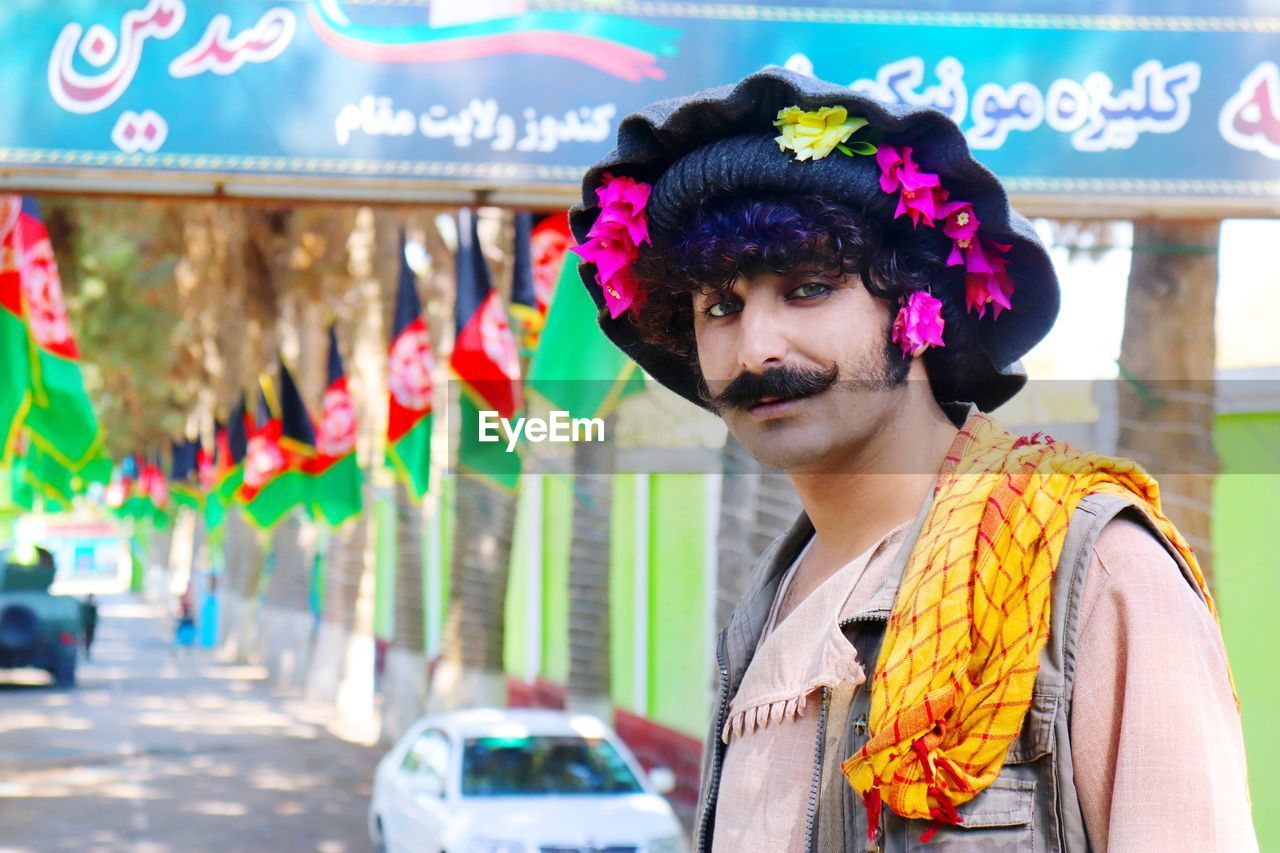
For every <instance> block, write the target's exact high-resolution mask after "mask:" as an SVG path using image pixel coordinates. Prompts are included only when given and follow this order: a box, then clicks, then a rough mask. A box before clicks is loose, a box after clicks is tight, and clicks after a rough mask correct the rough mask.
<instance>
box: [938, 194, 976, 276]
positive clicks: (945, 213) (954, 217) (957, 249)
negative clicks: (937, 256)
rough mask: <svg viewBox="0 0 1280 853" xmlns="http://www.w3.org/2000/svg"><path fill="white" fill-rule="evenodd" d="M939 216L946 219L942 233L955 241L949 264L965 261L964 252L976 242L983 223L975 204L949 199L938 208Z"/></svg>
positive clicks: (948, 259) (953, 264) (948, 260)
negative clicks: (975, 209) (975, 211)
mask: <svg viewBox="0 0 1280 853" xmlns="http://www.w3.org/2000/svg"><path fill="white" fill-rule="evenodd" d="M938 218H939V219H945V220H946V221H945V222H943V224H942V233H943V234H946V235H947V236H948V237H950V238H951V239H952V240H954V241H955V242H954V243H952V245H951V255H950V256H949V257H948V258H947V266H955V265H957V264H962V263H964V252H965V250H967V249H968V248H969V247H970V246H972V245H973V244H974V240H975V238H976V237H977V236H978V226H980V225H981V224H982V222H981V220H979V219H978V217H977V215H975V214H974V212H973V205H972V204H970V203H969V202H967V201H948V202H946V203H944V204H943V205H942V206H940V207H939V208H938Z"/></svg>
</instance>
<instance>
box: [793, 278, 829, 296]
mask: <svg viewBox="0 0 1280 853" xmlns="http://www.w3.org/2000/svg"><path fill="white" fill-rule="evenodd" d="M830 290H831V285H829V284H821V283H819V282H816V281H815V282H809V283H808V284H802V285H800V286H799V287H797V288H796V289H795V290H793V291H791V295H792V296H799V297H800V298H801V299H807V298H810V297H813V296H821V295H822V294H824V293H827V292H829V291H830Z"/></svg>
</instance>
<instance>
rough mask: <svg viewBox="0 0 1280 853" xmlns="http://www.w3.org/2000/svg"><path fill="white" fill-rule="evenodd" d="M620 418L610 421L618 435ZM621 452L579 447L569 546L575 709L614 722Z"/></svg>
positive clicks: (608, 428) (588, 444) (605, 445)
mask: <svg viewBox="0 0 1280 853" xmlns="http://www.w3.org/2000/svg"><path fill="white" fill-rule="evenodd" d="M615 421H616V418H615V417H614V416H612V415H611V416H609V417H608V418H607V419H606V421H605V427H604V434H605V435H606V436H610V435H612V434H613V430H614V426H615ZM615 457H616V450H615V446H614V444H613V442H612V441H611V440H605V441H602V442H593V441H581V442H577V443H576V444H574V446H573V473H574V477H573V539H572V541H571V543H570V545H569V685H568V686H569V691H568V702H569V705H570V707H571V708H572V709H574V710H581V711H584V712H587V713H591V714H594V715H596V716H597V717H601V718H602V719H605V720H608V719H611V717H612V707H613V703H612V698H611V683H610V677H609V676H610V669H611V667H610V664H611V661H610V654H609V648H610V647H609V563H610V547H609V543H610V516H611V510H612V508H613V473H614V459H615Z"/></svg>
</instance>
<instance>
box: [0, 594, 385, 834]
mask: <svg viewBox="0 0 1280 853" xmlns="http://www.w3.org/2000/svg"><path fill="white" fill-rule="evenodd" d="M101 614H102V618H101V620H100V622H99V627H98V638H97V642H96V643H95V644H94V659H93V661H92V662H90V663H88V664H83V663H82V666H81V669H80V686H79V687H78V688H77V689H76V690H74V691H69V692H55V691H52V690H51V689H50V688H48V687H46V686H45V681H46V678H45V676H44V674H43V673H35V672H28V671H21V672H18V673H13V672H0V851H6V853H8V852H9V851H14V853H18V851H22V852H23V853H25V851H40V852H41V853H43V851H61V850H74V851H78V853H89V851H125V850H127V851H136V852H137V853H165V851H184V853H185V851H218V853H230V851H253V853H260V852H261V851H271V853H286V851H322V852H323V853H341V851H354V850H360V851H367V850H369V843H368V839H367V836H366V834H365V824H364V820H365V809H366V806H367V804H368V802H369V793H370V784H371V780H372V775H373V768H374V765H375V764H376V762H377V760H378V757H379V755H380V754H381V751H380V750H378V749H376V748H370V747H365V746H361V745H358V744H351V743H347V742H345V741H343V740H340V739H338V738H336V737H334V736H333V735H332V734H330V733H329V732H328V731H327V730H326V728H325V726H324V723H325V718H324V717H323V715H322V714H319V713H317V711H316V710H315V709H312V708H308V706H306V705H305V704H304V703H302V702H301V701H299V700H298V699H297V697H294V696H289V695H286V694H282V693H280V692H278V691H272V690H271V689H270V688H269V687H268V686H267V684H266V682H265V681H264V677H265V673H264V671H263V670H262V669H261V668H258V667H244V666H232V665H228V664H223V663H219V662H217V661H216V660H215V659H214V658H213V656H212V655H211V654H210V653H208V652H200V651H197V652H196V653H195V654H194V655H192V656H191V657H187V658H175V657H173V656H172V655H171V653H170V650H169V648H168V645H167V641H168V638H169V635H170V623H169V622H168V620H166V619H165V618H164V617H163V616H162V615H161V614H159V613H158V612H157V611H155V610H154V609H152V608H150V607H148V606H146V605H143V604H141V603H139V602H138V601H136V600H133V599H125V598H121V599H117V600H114V601H107V602H104V603H103V605H102V607H101Z"/></svg>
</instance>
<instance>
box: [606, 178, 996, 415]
mask: <svg viewBox="0 0 1280 853" xmlns="http://www.w3.org/2000/svg"><path fill="white" fill-rule="evenodd" d="M950 250H951V240H950V238H948V237H946V236H945V235H944V234H942V233H941V231H940V230H939V229H936V228H930V227H927V226H924V225H922V226H920V227H913V226H912V225H911V224H910V222H909V221H908V219H907V217H902V218H899V219H894V220H889V221H886V220H884V219H883V218H879V217H872V216H868V215H867V214H866V213H865V212H864V211H863V210H861V209H860V208H859V209H855V208H851V207H849V206H847V205H844V204H841V203H839V202H836V201H832V200H829V199H825V198H821V197H817V196H808V195H806V196H797V195H789V196H777V197H767V198H761V197H745V196H734V195H724V196H713V197H710V198H708V199H707V200H705V201H704V202H703V203H702V204H701V205H700V206H699V207H698V209H697V210H696V211H695V212H694V213H693V215H692V216H691V217H690V218H689V221H688V223H687V224H686V227H685V228H683V229H682V230H681V231H680V232H679V234H678V235H677V236H675V237H674V238H672V239H669V240H665V241H664V240H661V239H655V241H654V244H653V245H652V246H644V247H642V248H641V251H640V253H639V255H638V257H637V259H636V262H635V265H634V268H633V270H634V273H635V276H636V278H637V280H638V283H639V286H640V287H641V288H643V290H644V291H645V301H644V303H643V307H642V308H641V309H640V310H639V311H637V312H633V314H632V317H631V321H632V323H634V325H635V326H636V328H637V331H638V332H639V333H640V336H641V337H642V338H643V339H644V340H645V341H646V342H648V343H651V344H653V345H655V346H659V347H662V348H663V349H666V350H668V351H671V352H673V353H676V354H677V355H680V356H683V357H685V358H688V359H689V362H690V364H691V365H692V366H693V367H694V369H695V370H696V369H697V364H698V361H697V352H696V344H695V341H694V333H693V307H692V297H693V294H694V293H696V292H698V291H700V290H703V289H705V288H708V287H710V288H715V289H717V290H721V291H722V292H727V290H728V288H729V287H731V286H732V284H733V282H734V281H735V280H736V279H737V278H738V277H739V276H748V277H750V276H752V275H756V274H760V273H765V272H770V273H773V274H776V275H785V274H787V273H789V272H791V271H794V270H797V269H813V270H817V271H821V272H825V273H829V274H835V275H841V276H849V275H857V276H858V277H859V278H860V279H861V281H862V282H863V284H864V286H865V287H866V288H867V290H868V291H870V292H871V293H872V294H873V295H875V296H878V297H881V298H883V299H886V300H888V301H890V302H891V304H892V305H894V306H895V307H896V306H897V304H898V300H899V298H901V297H905V296H907V295H909V294H910V293H912V292H914V291H917V290H923V289H925V288H928V289H929V290H930V292H931V293H932V294H933V296H935V297H936V298H937V299H939V300H940V301H941V302H942V318H943V321H944V323H945V331H944V333H943V338H944V340H945V342H946V345H945V346H943V347H930V348H929V349H928V350H926V351H925V353H924V359H925V367H926V370H927V372H928V375H929V381H930V384H931V386H932V389H933V393H934V396H935V398H936V399H938V400H939V401H940V402H946V401H950V400H957V399H960V397H959V395H958V394H957V390H956V383H957V382H958V381H959V380H960V379H961V378H962V377H965V376H966V375H967V376H970V377H971V376H973V375H975V374H977V373H980V371H981V370H982V368H981V362H980V359H981V358H982V356H981V355H980V353H979V350H978V344H977V341H976V323H977V318H976V317H974V316H972V315H971V314H969V313H968V312H967V311H966V310H965V297H964V267H963V266H952V267H948V266H947V256H948V254H949V252H950ZM892 350H893V351H894V352H897V353H899V355H900V350H898V348H897V347H896V346H895V347H893V348H892Z"/></svg>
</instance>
